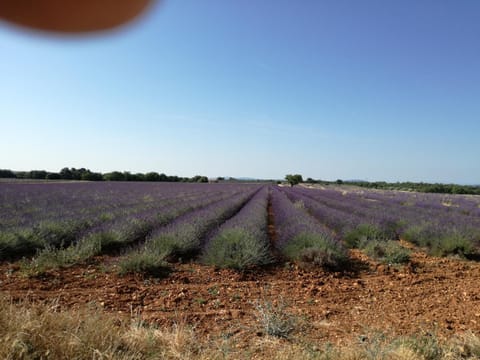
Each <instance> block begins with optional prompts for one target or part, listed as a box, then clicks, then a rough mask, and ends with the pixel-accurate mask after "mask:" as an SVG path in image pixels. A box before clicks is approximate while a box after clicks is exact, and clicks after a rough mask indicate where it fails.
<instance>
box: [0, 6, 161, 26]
mask: <svg viewBox="0 0 480 360" xmlns="http://www.w3.org/2000/svg"><path fill="white" fill-rule="evenodd" d="M155 2H158V1H155V0H0V19H1V20H3V21H6V22H9V23H13V24H15V25H19V26H22V27H26V28H30V29H35V30H41V31H51V32H59V33H65V34H68V33H72V34H77V33H88V32H95V31H102V30H110V29H115V28H117V27H119V26H122V25H124V24H127V23H128V22H130V21H132V20H134V19H136V18H137V17H138V16H139V15H140V14H142V13H143V12H145V10H147V9H148V8H149V7H150V6H151V5H152V4H153V3H155Z"/></svg>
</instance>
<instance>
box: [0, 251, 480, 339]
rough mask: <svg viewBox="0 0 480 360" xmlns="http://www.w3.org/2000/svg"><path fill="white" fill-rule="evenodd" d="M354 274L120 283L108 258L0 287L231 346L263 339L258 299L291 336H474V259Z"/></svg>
mask: <svg viewBox="0 0 480 360" xmlns="http://www.w3.org/2000/svg"><path fill="white" fill-rule="evenodd" d="M351 257H352V258H353V259H354V260H355V263H356V264H357V272H356V273H350V274H339V273H334V274H332V273H328V272H324V271H322V270H319V269H302V268H299V267H297V266H295V265H292V264H284V265H276V266H272V267H270V268H267V269H256V270H252V271H249V272H247V273H244V274H239V273H237V272H235V271H230V270H220V269H215V268H213V267H208V266H202V265H198V264H195V263H188V264H176V265H175V266H174V271H173V272H172V273H171V274H170V275H169V276H168V277H166V278H163V279H154V278H143V277H141V276H126V277H119V276H118V275H117V274H116V272H115V267H116V262H117V261H118V259H117V258H115V257H107V256H102V257H98V258H96V259H95V260H94V261H93V262H92V263H91V264H89V265H83V266H74V267H71V268H68V269H62V270H55V271H51V272H49V273H47V274H46V275H44V276H42V277H36V278H28V277H26V276H24V275H22V273H21V271H19V267H18V265H17V264H10V263H4V264H2V265H0V291H1V293H2V294H3V295H6V296H9V297H11V298H12V299H13V300H14V301H16V300H25V299H29V300H32V301H57V302H58V304H59V305H60V306H65V307H77V306H81V305H84V304H90V305H92V306H98V307H101V308H103V309H105V311H108V312H112V313H115V314H116V315H118V316H119V319H125V318H129V317H131V316H134V317H141V318H142V319H143V320H145V321H146V322H150V323H155V324H158V325H159V326H163V325H170V324H172V323H175V322H179V321H186V322H187V323H189V324H192V326H194V327H195V329H196V331H198V332H199V333H200V334H203V335H204V336H206V337H208V338H219V337H225V338H234V339H236V340H238V343H239V346H241V344H242V343H245V342H247V341H249V339H251V337H252V336H254V337H258V336H263V335H264V333H263V329H262V326H261V324H260V323H259V321H258V311H257V308H256V305H257V304H258V303H260V304H264V303H265V302H272V303H273V304H278V303H283V304H284V305H285V310H284V311H285V312H286V313H287V314H289V316H291V318H292V319H294V320H295V322H296V325H295V329H296V332H294V333H293V334H292V336H299V337H302V339H308V340H309V341H310V340H311V341H313V342H326V341H329V342H332V343H336V344H340V343H347V342H349V341H351V340H352V339H355V338H361V337H362V336H365V335H366V334H371V333H373V332H375V331H381V332H382V333H384V334H387V335H392V336H397V335H409V334H419V333H423V334H424V333H426V332H433V333H435V334H437V335H439V336H441V337H442V336H444V337H448V336H449V335H453V334H456V333H462V332H464V331H467V330H470V331H472V332H474V333H475V334H477V335H478V334H480V263H478V262H471V261H463V260H458V259H439V258H432V257H429V256H426V255H425V254H424V253H422V252H418V251H417V252H415V253H414V254H413V256H412V260H413V261H412V263H411V264H409V265H408V266H400V267H389V266H385V265H378V264H376V263H374V262H372V261H370V260H369V259H368V258H366V257H365V256H364V255H363V254H362V253H360V252H358V251H352V252H351Z"/></svg>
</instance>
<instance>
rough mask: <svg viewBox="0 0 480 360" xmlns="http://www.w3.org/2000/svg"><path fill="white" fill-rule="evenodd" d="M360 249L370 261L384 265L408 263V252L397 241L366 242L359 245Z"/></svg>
mask: <svg viewBox="0 0 480 360" xmlns="http://www.w3.org/2000/svg"><path fill="white" fill-rule="evenodd" d="M360 248H361V249H363V250H364V251H365V253H366V254H367V255H368V256H369V257H371V258H372V259H375V260H377V261H380V262H382V263H384V264H405V263H408V262H409V261H410V250H408V249H406V248H404V247H403V246H401V245H400V243H399V242H398V241H394V240H388V241H381V240H368V241H363V242H362V243H360Z"/></svg>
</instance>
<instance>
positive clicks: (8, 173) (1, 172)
mask: <svg viewBox="0 0 480 360" xmlns="http://www.w3.org/2000/svg"><path fill="white" fill-rule="evenodd" d="M16 177H17V176H16V175H15V173H14V172H13V171H12V170H7V169H0V178H16Z"/></svg>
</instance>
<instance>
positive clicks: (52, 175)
mask: <svg viewBox="0 0 480 360" xmlns="http://www.w3.org/2000/svg"><path fill="white" fill-rule="evenodd" d="M61 178H62V176H61V175H60V174H59V173H56V172H49V173H48V174H47V176H46V179H48V180H60V179H61Z"/></svg>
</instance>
